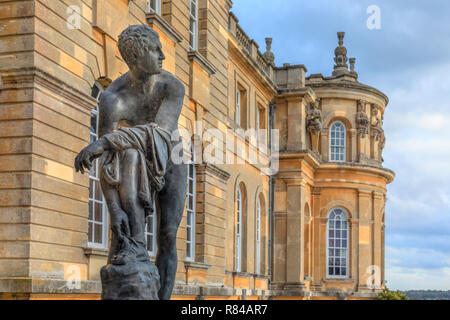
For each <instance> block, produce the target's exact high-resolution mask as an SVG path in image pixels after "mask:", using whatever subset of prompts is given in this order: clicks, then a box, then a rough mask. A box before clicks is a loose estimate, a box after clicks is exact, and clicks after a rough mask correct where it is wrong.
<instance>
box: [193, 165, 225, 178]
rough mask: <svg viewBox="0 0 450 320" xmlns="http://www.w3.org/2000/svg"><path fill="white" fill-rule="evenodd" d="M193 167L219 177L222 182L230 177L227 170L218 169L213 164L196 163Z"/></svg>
mask: <svg viewBox="0 0 450 320" xmlns="http://www.w3.org/2000/svg"><path fill="white" fill-rule="evenodd" d="M195 168H196V169H197V171H198V172H201V171H204V172H208V173H211V174H212V175H214V176H216V177H218V178H219V179H221V180H222V181H223V182H226V181H227V180H228V179H229V178H230V174H229V173H228V172H226V171H225V170H222V169H220V168H219V167H217V166H216V165H214V164H210V163H203V164H198V165H196V166H195Z"/></svg>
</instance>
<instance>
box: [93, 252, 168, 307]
mask: <svg viewBox="0 0 450 320" xmlns="http://www.w3.org/2000/svg"><path fill="white" fill-rule="evenodd" d="M100 276H101V280H102V300H159V297H158V291H159V289H160V279H159V273H158V269H157V268H156V266H155V265H154V264H153V263H151V262H150V261H145V262H129V263H127V264H126V265H113V264H108V265H106V266H104V267H103V268H102V269H101V271H100Z"/></svg>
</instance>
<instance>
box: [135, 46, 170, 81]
mask: <svg viewBox="0 0 450 320" xmlns="http://www.w3.org/2000/svg"><path fill="white" fill-rule="evenodd" d="M165 58H166V57H165V56H164V53H163V52H162V47H161V42H160V41H159V40H158V39H155V41H152V43H151V44H150V46H149V47H148V48H147V50H141V52H140V53H139V56H138V57H137V59H136V67H137V68H138V69H139V70H140V71H143V72H145V73H149V74H158V73H161V70H162V62H163V60H164V59H165Z"/></svg>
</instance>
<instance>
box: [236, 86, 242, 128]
mask: <svg viewBox="0 0 450 320" xmlns="http://www.w3.org/2000/svg"><path fill="white" fill-rule="evenodd" d="M241 105H242V92H241V90H240V89H239V88H237V90H236V111H235V112H236V116H235V118H236V125H237V126H239V127H240V126H241Z"/></svg>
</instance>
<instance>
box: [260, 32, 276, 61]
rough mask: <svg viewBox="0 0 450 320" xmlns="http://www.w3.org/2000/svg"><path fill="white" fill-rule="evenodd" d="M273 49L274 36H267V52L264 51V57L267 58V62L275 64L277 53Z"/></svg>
mask: <svg viewBox="0 0 450 320" xmlns="http://www.w3.org/2000/svg"><path fill="white" fill-rule="evenodd" d="M271 50H272V38H266V52H264V54H263V55H264V58H266V60H267V62H268V63H270V64H271V65H272V66H275V62H274V61H275V55H274V54H273V52H272V51H271Z"/></svg>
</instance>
